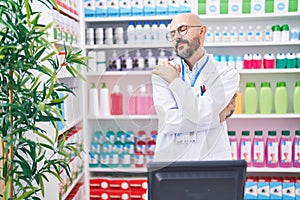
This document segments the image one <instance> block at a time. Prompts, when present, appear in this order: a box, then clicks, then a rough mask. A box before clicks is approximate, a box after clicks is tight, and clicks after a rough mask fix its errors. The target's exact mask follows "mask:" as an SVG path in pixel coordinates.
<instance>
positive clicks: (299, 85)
mask: <svg viewBox="0 0 300 200" xmlns="http://www.w3.org/2000/svg"><path fill="white" fill-rule="evenodd" d="M293 109H294V113H296V114H300V81H297V82H296V84H295V89H294V94H293Z"/></svg>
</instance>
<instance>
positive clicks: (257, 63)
mask: <svg viewBox="0 0 300 200" xmlns="http://www.w3.org/2000/svg"><path fill="white" fill-rule="evenodd" d="M252 67H253V68H254V69H261V67H262V57H261V55H260V54H259V53H255V54H253V60H252Z"/></svg>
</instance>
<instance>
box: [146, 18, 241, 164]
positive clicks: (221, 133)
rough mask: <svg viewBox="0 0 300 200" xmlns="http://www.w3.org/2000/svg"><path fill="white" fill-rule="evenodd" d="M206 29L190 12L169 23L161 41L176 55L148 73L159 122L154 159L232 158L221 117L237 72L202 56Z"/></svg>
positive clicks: (230, 105)
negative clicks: (171, 46) (173, 50)
mask: <svg viewBox="0 0 300 200" xmlns="http://www.w3.org/2000/svg"><path fill="white" fill-rule="evenodd" d="M206 30H207V27H206V26H205V25H204V24H203V23H202V20H201V19H200V18H199V16H197V15H195V14H190V13H184V14H180V15H178V16H176V17H174V19H173V20H172V22H171V26H170V30H169V32H168V33H167V35H166V38H167V39H168V40H169V41H170V42H172V45H173V48H174V49H175V51H176V53H177V56H178V57H177V58H176V59H174V60H172V61H171V62H164V63H159V64H158V65H157V66H155V67H154V69H153V72H152V86H153V99H154V105H155V109H156V112H157V115H158V121H159V124H158V136H157V141H156V151H155V156H154V160H155V161H171V162H172V161H191V160H231V159H232V154H231V150H230V145H229V139H228V135H227V126H226V121H225V119H226V118H227V117H229V116H230V115H231V114H232V113H233V110H234V102H235V93H236V91H237V89H238V86H239V74H238V72H237V71H236V70H235V69H234V68H230V67H228V66H219V65H217V63H216V62H215V61H214V59H213V56H212V55H210V54H208V53H207V52H206V50H205V48H204V39H205V34H206Z"/></svg>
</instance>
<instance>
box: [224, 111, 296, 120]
mask: <svg viewBox="0 0 300 200" xmlns="http://www.w3.org/2000/svg"><path fill="white" fill-rule="evenodd" d="M229 119H246V120H247V119H300V114H293V113H288V114H233V115H232V116H231V117H230V118H229Z"/></svg>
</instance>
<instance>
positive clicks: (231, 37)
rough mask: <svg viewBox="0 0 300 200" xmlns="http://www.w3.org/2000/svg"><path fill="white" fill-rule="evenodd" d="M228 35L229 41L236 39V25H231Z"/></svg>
mask: <svg viewBox="0 0 300 200" xmlns="http://www.w3.org/2000/svg"><path fill="white" fill-rule="evenodd" d="M229 37H230V41H231V42H236V41H238V31H237V28H236V26H232V28H231V30H230V35H229Z"/></svg>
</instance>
